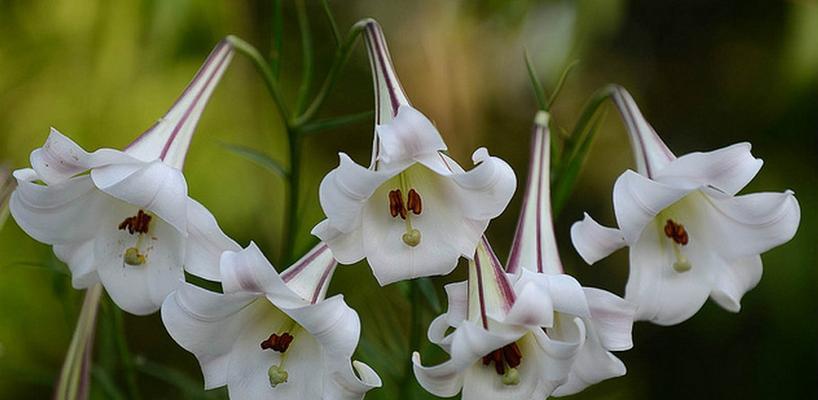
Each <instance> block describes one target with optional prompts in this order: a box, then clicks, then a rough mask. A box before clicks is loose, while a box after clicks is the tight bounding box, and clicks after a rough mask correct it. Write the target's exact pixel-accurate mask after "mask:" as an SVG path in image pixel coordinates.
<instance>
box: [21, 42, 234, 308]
mask: <svg viewBox="0 0 818 400" xmlns="http://www.w3.org/2000/svg"><path fill="white" fill-rule="evenodd" d="M232 56H233V50H232V48H231V47H230V46H229V44H228V43H227V42H226V41H222V42H221V43H220V44H219V45H218V46H216V48H215V49H214V50H213V52H211V54H210V56H209V57H208V59H207V60H206V61H205V63H204V65H203V66H202V67H201V69H200V70H199V72H198V73H197V74H196V76H195V77H194V78H193V80H192V81H191V82H190V84H189V85H188V86H187V88H186V89H185V91H184V92H183V93H182V95H181V96H180V97H179V99H178V100H177V101H176V103H175V104H174V105H173V106H172V107H171V109H170V110H169V111H168V113H167V114H165V116H164V117H163V118H161V119H160V120H159V121H158V122H157V123H156V124H154V126H153V127H151V128H150V129H148V130H147V131H146V132H145V133H143V134H142V135H141V136H140V137H139V138H137V139H136V140H135V141H134V142H133V143H131V145H129V146H128V147H127V148H126V149H125V150H124V151H119V150H114V149H100V150H97V151H95V152H93V153H88V152H86V151H85V150H83V149H82V148H81V147H80V146H79V145H77V144H76V143H74V142H73V141H71V140H70V139H69V138H67V137H65V136H63V135H62V134H60V133H59V132H57V130H55V129H52V130H51V134H50V135H49V137H48V140H47V141H46V143H45V145H43V147H42V148H39V149H36V150H34V152H32V153H31V166H32V168H27V169H21V170H17V171H15V172H14V176H15V178H16V179H17V183H18V187H17V189H16V190H15V191H14V193H13V194H12V196H11V200H10V208H11V214H12V216H13V217H14V219H15V221H17V224H18V225H19V226H20V227H21V228H22V229H23V230H24V231H25V232H26V233H28V234H29V235H30V236H31V237H33V238H34V239H36V240H38V241H40V242H43V243H47V244H50V245H53V248H54V253H55V254H56V256H57V258H59V259H60V260H62V261H64V262H65V263H66V264H68V267H69V268H70V269H71V273H72V282H73V285H74V287H75V288H78V289H81V288H88V287H91V286H92V285H93V284H95V283H96V282H101V283H102V285H103V286H104V287H105V289H106V290H107V291H108V293H109V294H110V295H111V298H112V299H113V300H114V302H115V303H116V304H117V305H118V306H119V307H120V308H122V309H123V310H125V311H128V312H130V313H133V314H139V315H142V314H149V313H152V312H155V311H157V310H158V309H159V307H160V306H161V305H162V301H164V299H165V297H166V296H167V295H168V294H169V293H170V292H171V291H173V289H175V288H176V286H178V284H179V281H180V280H182V278H183V276H184V275H183V270H182V268H183V266H185V267H186V268H187V269H188V270H189V271H190V272H191V273H194V274H196V275H199V276H201V277H203V278H207V279H217V278H218V259H219V254H221V249H223V248H225V247H230V246H233V247H236V248H237V247H238V245H236V244H235V243H234V242H233V241H232V240H230V239H229V238H228V237H227V236H225V235H224V233H222V232H221V230H220V229H219V227H218V225H217V224H216V221H215V219H214V218H213V216H212V215H211V214H210V212H208V211H207V209H205V207H204V206H202V205H201V204H199V203H198V202H196V201H195V200H192V199H190V198H189V197H188V196H187V183H186V182H185V178H184V176H183V175H182V172H181V168H182V165H183V163H184V158H185V154H186V153H187V149H188V146H189V144H190V140H191V138H192V136H193V132H194V129H195V128H196V124H197V123H198V121H199V117H200V116H201V113H202V111H203V109H204V107H205V105H206V103H207V101H208V99H209V98H210V95H211V94H212V93H213V90H214V88H215V87H216V84H217V83H218V82H219V79H220V78H221V76H222V74H223V73H224V71H225V69H226V68H227V66H228V65H229V63H230V60H231V59H232ZM86 172H88V173H86Z"/></svg>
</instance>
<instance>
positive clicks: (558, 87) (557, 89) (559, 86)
mask: <svg viewBox="0 0 818 400" xmlns="http://www.w3.org/2000/svg"><path fill="white" fill-rule="evenodd" d="M577 64H579V60H574V61H571V62H570V63H569V64H568V66H567V67H565V69H564V70H562V74H561V75H560V79H558V80H557V84H556V86H555V87H554V92H552V93H551V97H549V98H548V104H547V105H546V106H547V107H548V108H547V110H550V109H551V106H553V105H554V101H555V100H557V95H559V94H560V90H562V86H563V85H565V80H566V78H568V74H569V73H570V72H571V70H572V69H574V67H576V66H577Z"/></svg>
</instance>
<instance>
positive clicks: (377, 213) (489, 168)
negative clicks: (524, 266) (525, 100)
mask: <svg viewBox="0 0 818 400" xmlns="http://www.w3.org/2000/svg"><path fill="white" fill-rule="evenodd" d="M364 35H365V38H366V44H367V48H368V50H369V58H370V63H371V65H372V75H373V79H374V81H375V97H376V102H375V104H376V111H375V114H376V115H375V123H376V127H375V138H374V142H373V149H372V162H371V165H370V167H369V168H365V167H363V166H360V165H358V164H356V163H355V162H354V161H352V159H350V158H349V157H348V156H347V155H346V154H343V153H342V154H340V158H341V161H340V165H339V167H338V168H336V169H335V170H333V171H331V172H330V173H329V174H328V175H327V176H326V177H325V178H324V180H323V181H322V182H321V188H320V201H321V207H322V208H323V210H324V213H325V214H326V215H327V219H326V220H324V221H322V222H321V223H320V224H318V225H317V226H316V227H315V228H314V229H313V234H315V235H316V236H318V237H319V238H321V239H322V240H324V241H325V242H326V243H327V244H328V245H329V247H330V248H331V249H332V252H333V253H334V254H335V257H336V258H337V259H338V260H339V261H340V262H341V263H345V264H349V263H354V262H357V261H360V260H361V259H363V258H366V259H367V261H368V262H369V264H370V266H371V267H372V271H373V273H374V275H375V277H376V278H377V279H378V282H380V283H381V285H385V284H388V283H391V282H395V281H399V280H403V279H408V278H415V277H420V276H429V275H440V274H446V273H449V272H451V270H452V269H454V267H455V265H456V264H457V260H458V258H459V257H460V256H461V255H462V256H465V257H471V256H472V255H473V254H474V250H475V248H476V246H477V243H478V241H479V240H480V236H481V235H482V234H483V232H484V231H485V229H486V227H487V226H488V223H489V221H490V220H491V219H492V218H495V217H497V216H498V215H500V213H501V212H502V211H503V210H504V209H505V207H506V205H508V202H509V201H510V200H511V196H512V195H513V193H514V189H515V187H516V179H515V177H514V171H512V169H511V167H509V165H508V164H506V163H505V162H504V161H502V160H501V159H499V158H496V157H491V156H489V154H488V151H486V149H484V148H480V149H478V150H477V151H475V152H474V155H473V156H472V160H473V161H474V163H475V164H476V166H475V167H474V168H473V169H472V170H470V171H465V170H463V168H461V167H460V166H459V165H458V164H457V163H456V162H455V161H454V160H452V159H451V158H450V157H448V156H447V155H445V154H443V153H442V152H443V151H444V150H446V145H445V143H444V142H443V139H442V138H441V136H440V133H438V131H437V129H435V126H434V125H433V124H432V123H431V122H430V121H429V119H428V118H426V116H424V115H423V114H421V113H420V112H419V111H418V110H416V109H415V108H413V107H412V106H411V104H410V103H409V100H408V99H407V97H406V94H405V93H404V92H403V89H402V88H401V85H400V82H399V81H398V79H397V75H396V74H395V70H394V68H393V67H392V62H391V59H390V56H389V51H388V49H387V48H386V42H385V40H384V38H383V33H382V32H381V29H380V26H379V25H378V24H377V23H376V22H374V21H371V22H369V23H368V24H366V28H365V33H364Z"/></svg>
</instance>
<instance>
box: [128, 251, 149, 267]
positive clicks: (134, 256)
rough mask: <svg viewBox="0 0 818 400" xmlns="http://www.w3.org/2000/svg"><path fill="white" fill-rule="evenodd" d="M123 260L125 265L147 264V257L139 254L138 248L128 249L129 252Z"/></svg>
mask: <svg viewBox="0 0 818 400" xmlns="http://www.w3.org/2000/svg"><path fill="white" fill-rule="evenodd" d="M123 259H124V260H125V264H128V265H132V266H137V265H142V264H144V263H145V256H144V255H143V254H141V253H139V249H137V248H136V247H131V248H128V250H125V255H124V256H123Z"/></svg>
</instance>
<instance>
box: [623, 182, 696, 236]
mask: <svg viewBox="0 0 818 400" xmlns="http://www.w3.org/2000/svg"><path fill="white" fill-rule="evenodd" d="M693 190H696V189H687V188H678V187H674V186H669V185H666V184H663V183H659V182H656V181H653V180H651V179H649V178H646V177H644V176H642V175H639V174H637V173H636V172H633V171H630V170H628V171H625V172H624V173H623V174H622V175H620V176H619V178H618V179H617V180H616V183H615V184H614V191H613V202H614V212H615V213H616V221H617V222H618V224H619V229H621V231H622V235H623V236H624V237H625V240H627V242H628V243H629V244H631V245H632V244H633V243H634V242H636V240H637V239H638V238H639V236H640V235H641V234H642V231H643V230H644V229H645V226H647V225H648V223H650V222H651V221H653V219H654V218H655V217H656V215H658V214H659V213H660V212H661V211H662V210H664V209H665V208H667V207H668V206H670V205H672V204H673V203H675V202H677V201H679V200H680V199H681V198H683V197H684V196H686V195H687V194H688V193H690V192H691V191H693Z"/></svg>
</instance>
